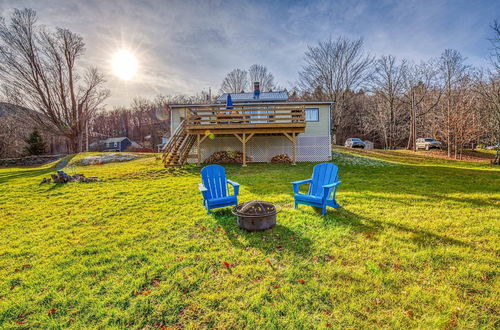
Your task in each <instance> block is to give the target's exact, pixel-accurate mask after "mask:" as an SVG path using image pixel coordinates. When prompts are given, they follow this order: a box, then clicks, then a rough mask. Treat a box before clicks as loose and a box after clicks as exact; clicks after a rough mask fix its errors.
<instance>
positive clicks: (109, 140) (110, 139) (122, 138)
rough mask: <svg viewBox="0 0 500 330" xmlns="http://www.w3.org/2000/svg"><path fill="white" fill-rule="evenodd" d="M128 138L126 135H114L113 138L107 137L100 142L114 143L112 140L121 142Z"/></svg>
mask: <svg viewBox="0 0 500 330" xmlns="http://www.w3.org/2000/svg"><path fill="white" fill-rule="evenodd" d="M125 139H128V137H126V136H123V137H114V138H109V139H106V140H102V141H101V142H104V143H114V142H122V141H123V140H125Z"/></svg>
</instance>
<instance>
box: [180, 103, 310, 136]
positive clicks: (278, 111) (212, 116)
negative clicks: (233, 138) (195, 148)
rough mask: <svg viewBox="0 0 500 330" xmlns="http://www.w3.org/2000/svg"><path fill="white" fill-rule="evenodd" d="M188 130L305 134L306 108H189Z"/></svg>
mask: <svg viewBox="0 0 500 330" xmlns="http://www.w3.org/2000/svg"><path fill="white" fill-rule="evenodd" d="M186 115H187V118H186V120H187V124H186V130H187V132H188V133H190V134H206V132H207V131H208V132H210V133H213V134H242V133H248V134H251V133H253V134H266V133H267V134H269V133H302V132H304V130H305V127H306V123H305V109H304V106H303V105H282V104H281V105H272V104H269V105H265V106H263V105H261V104H260V105H234V106H233V107H232V109H227V108H226V105H225V104H222V105H220V106H196V107H189V108H188V111H187V114H186Z"/></svg>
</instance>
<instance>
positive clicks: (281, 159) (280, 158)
mask: <svg viewBox="0 0 500 330" xmlns="http://www.w3.org/2000/svg"><path fill="white" fill-rule="evenodd" d="M291 162H292V160H291V159H290V157H289V156H288V155H287V154H278V155H276V156H274V157H273V158H271V163H273V164H279V163H291Z"/></svg>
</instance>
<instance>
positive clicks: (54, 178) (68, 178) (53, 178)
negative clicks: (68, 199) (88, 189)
mask: <svg viewBox="0 0 500 330" xmlns="http://www.w3.org/2000/svg"><path fill="white" fill-rule="evenodd" d="M96 181H99V179H98V178H97V177H95V176H91V177H88V178H87V177H85V175H83V174H74V175H68V174H66V173H64V172H63V171H57V174H51V175H50V178H43V180H42V183H50V182H54V183H68V182H96Z"/></svg>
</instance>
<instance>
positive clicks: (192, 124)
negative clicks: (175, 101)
mask: <svg viewBox="0 0 500 330" xmlns="http://www.w3.org/2000/svg"><path fill="white" fill-rule="evenodd" d="M185 116H186V117H185V118H184V119H183V120H182V121H181V123H180V124H179V126H178V127H177V129H176V130H175V132H174V133H173V134H172V138H171V139H170V141H169V143H168V144H167V145H166V146H165V149H164V157H163V161H164V163H165V166H180V165H182V164H184V163H185V162H186V159H187V158H189V157H190V156H195V157H196V158H197V162H198V164H200V163H201V154H200V148H201V145H202V143H203V142H204V141H205V140H206V139H207V138H208V137H209V136H227V135H232V136H234V137H235V138H237V139H238V140H239V141H240V142H241V145H242V147H241V150H242V153H243V166H246V146H247V143H248V141H250V139H251V138H252V137H254V136H255V135H259V134H273V135H283V136H285V137H286V138H287V139H288V140H290V142H291V144H292V160H293V163H294V164H295V159H296V154H297V152H296V144H297V135H298V134H300V133H303V132H304V131H305V128H306V121H305V105H296V104H270V103H267V104H262V103H260V104H240V105H238V104H236V105H234V106H232V107H230V108H229V109H228V108H227V107H226V105H225V104H221V105H196V106H186V113H185ZM195 144H196V150H197V154H196V155H190V154H189V151H190V150H191V148H192V147H193V146H194V145H195Z"/></svg>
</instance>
